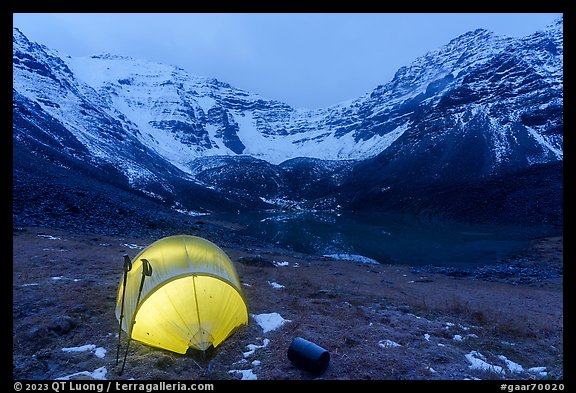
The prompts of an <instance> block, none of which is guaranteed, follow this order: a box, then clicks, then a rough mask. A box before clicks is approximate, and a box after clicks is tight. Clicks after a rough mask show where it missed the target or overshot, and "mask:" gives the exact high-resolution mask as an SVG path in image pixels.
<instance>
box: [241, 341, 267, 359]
mask: <svg viewBox="0 0 576 393" xmlns="http://www.w3.org/2000/svg"><path fill="white" fill-rule="evenodd" d="M268 344H270V339H267V338H265V339H264V340H263V341H262V345H256V344H248V345H246V348H247V349H248V351H246V352H244V353H243V354H242V355H243V356H244V358H247V357H249V356H251V355H252V354H254V352H256V350H257V349H260V348H266V347H267V346H268Z"/></svg>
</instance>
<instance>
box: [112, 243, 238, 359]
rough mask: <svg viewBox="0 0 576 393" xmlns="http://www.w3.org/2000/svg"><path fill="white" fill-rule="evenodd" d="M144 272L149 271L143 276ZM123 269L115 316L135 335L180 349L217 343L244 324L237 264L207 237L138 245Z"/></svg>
mask: <svg viewBox="0 0 576 393" xmlns="http://www.w3.org/2000/svg"><path fill="white" fill-rule="evenodd" d="M147 263H149V267H151V270H150V271H147V270H146V269H147V266H146V264H147ZM150 272H151V274H150ZM143 273H144V274H146V275H149V277H146V279H145V280H144V277H143ZM125 274H126V276H125V279H126V290H125V292H124V291H123V290H124V288H123V287H124V280H121V281H120V286H119V288H118V297H117V300H116V318H117V319H118V320H119V321H120V322H121V328H122V330H124V331H125V332H126V333H128V337H130V338H132V339H134V340H137V341H140V342H142V343H145V344H147V345H151V346H154V347H159V348H163V349H167V350H170V351H173V352H177V353H181V354H184V353H186V351H187V350H188V348H193V349H198V350H201V351H205V350H206V349H208V348H209V347H210V346H214V348H216V347H217V346H218V345H219V344H220V343H221V342H222V341H224V340H225V339H226V338H228V337H229V336H230V335H231V334H232V333H233V332H234V331H235V330H236V329H237V328H239V327H240V326H242V325H247V324H248V309H247V307H246V303H245V302H244V298H243V295H242V290H241V288H240V280H239V279H238V274H237V273H236V269H235V268H234V265H233V264H232V261H230V259H229V258H228V256H227V255H226V254H225V253H224V251H222V250H221V249H220V248H219V247H218V246H216V245H215V244H213V243H211V242H210V241H208V240H206V239H202V238H200V237H196V236H189V235H178V236H170V237H165V238H163V239H160V240H158V241H156V242H154V243H152V244H151V245H150V246H148V247H146V248H145V249H144V250H142V251H141V252H140V253H139V254H138V255H137V256H136V257H135V258H134V259H133V260H132V262H131V268H130V269H129V271H128V272H127V273H125ZM123 298H124V301H123ZM122 311H123V317H122V318H121V314H122Z"/></svg>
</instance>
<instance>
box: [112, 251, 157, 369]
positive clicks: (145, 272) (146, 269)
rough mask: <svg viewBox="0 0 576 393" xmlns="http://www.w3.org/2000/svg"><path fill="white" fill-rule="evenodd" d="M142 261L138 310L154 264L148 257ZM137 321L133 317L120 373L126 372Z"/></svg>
mask: <svg viewBox="0 0 576 393" xmlns="http://www.w3.org/2000/svg"><path fill="white" fill-rule="evenodd" d="M141 261H142V280H140V289H139V290H138V299H137V300H136V308H135V310H138V305H139V304H140V295H142V288H144V280H145V279H146V276H151V275H152V265H150V262H148V260H147V259H141ZM135 322H136V318H135V317H132V323H131V324H130V328H129V329H128V344H126V352H124V361H122V368H121V369H120V372H119V373H118V375H122V373H123V372H124V366H125V365H126V357H127V356H128V348H129V347H130V341H132V328H133V327H134V323H135Z"/></svg>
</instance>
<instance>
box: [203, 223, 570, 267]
mask: <svg viewBox="0 0 576 393" xmlns="http://www.w3.org/2000/svg"><path fill="white" fill-rule="evenodd" d="M213 217H214V218H218V219H222V220H226V221H233V222H237V223H238V224H240V225H241V226H242V227H243V229H242V230H241V231H240V232H241V233H242V234H244V235H250V236H254V237H257V238H261V239H263V240H266V241H269V242H273V243H276V244H278V245H280V246H283V247H288V248H291V249H293V250H294V251H298V252H304V253H309V254H316V255H330V254H352V255H361V256H364V257H368V258H371V259H374V260H376V261H378V262H380V263H398V264H408V265H412V266H421V265H430V264H431V265H439V266H473V265H484V264H490V263H496V262H498V261H500V260H502V259H504V258H507V257H511V256H514V255H515V254H517V253H518V252H519V251H521V250H522V249H523V248H524V247H526V246H527V245H528V243H529V241H530V240H533V239H537V238H540V237H545V236H559V235H560V234H561V229H559V228H556V227H550V226H538V227H527V226H514V225H484V224H464V223H457V222H450V221H447V220H439V219H434V218H433V217H432V218H431V217H422V216H417V215H408V214H389V213H354V212H289V213H272V212H267V213H256V212H250V213H241V214H236V215H232V214H230V215H222V214H218V215H214V216H213Z"/></svg>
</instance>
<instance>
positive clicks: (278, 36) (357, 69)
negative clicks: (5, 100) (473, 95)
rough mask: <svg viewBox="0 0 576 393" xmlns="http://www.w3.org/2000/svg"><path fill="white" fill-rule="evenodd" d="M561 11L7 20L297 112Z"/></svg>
mask: <svg viewBox="0 0 576 393" xmlns="http://www.w3.org/2000/svg"><path fill="white" fill-rule="evenodd" d="M560 16H561V14H548V13H518V14H513V13H506V14H497V13H488V14H478V13H467V14H457V13H451V14H442V13H425V14H418V13H412V14H399V13H396V14H385V13H382V14H362V13H350V14H347V13H341V14H336V13H315V14H304V13H297V14H290V13H277V14H264V13H258V14H243V13H237V14H236V13H220V14H168V13H162V14H143V13H139V14H88V13H85V14H73V13H67V14H58V13H44V14H33V13H26V14H14V15H13V20H14V26H15V27H17V28H19V29H20V30H21V31H22V32H23V33H24V34H25V35H26V36H27V37H28V38H29V39H30V40H32V41H36V42H38V43H41V44H44V45H46V46H47V47H49V48H53V49H57V50H58V51H60V52H62V53H63V54H69V55H72V56H88V55H93V54H99V53H113V54H119V55H126V56H131V57H134V58H139V59H146V60H151V61H156V62H161V63H167V64H172V65H175V66H178V67H181V68H183V69H185V70H186V71H188V72H189V73H191V74H193V75H198V76H206V77H214V78H217V79H219V80H221V81H223V82H227V83H230V84H231V85H233V86H235V87H238V88H241V89H244V90H248V91H250V92H254V93H258V94H260V95H262V96H263V97H264V98H268V99H275V100H279V101H282V102H285V103H288V104H290V105H292V106H294V107H300V108H310V109H313V108H319V107H325V106H329V105H332V104H336V103H339V102H342V101H345V100H348V99H353V98H357V97H359V96H361V95H363V94H365V93H367V92H370V91H372V90H373V89H374V88H375V87H376V86H378V85H381V84H384V83H386V82H388V81H389V80H390V79H391V78H392V77H393V76H394V73H395V72H396V70H397V69H398V68H400V67H401V66H403V65H407V64H408V63H410V62H411V61H413V60H414V59H415V58H417V57H418V56H421V55H423V54H425V53H426V52H428V51H430V50H434V49H436V48H438V47H440V46H442V45H444V44H446V43H448V42H449V41H450V40H451V39H452V38H455V37H457V36H459V35H461V34H463V33H466V32H467V31H470V30H475V29H477V28H485V29H487V30H489V31H493V32H494V33H496V34H498V35H508V36H514V37H521V36H525V35H528V34H531V33H534V32H536V31H538V30H541V29H543V28H545V27H546V26H547V25H548V24H550V23H552V22H553V21H554V20H555V19H557V18H559V17H560Z"/></svg>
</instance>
